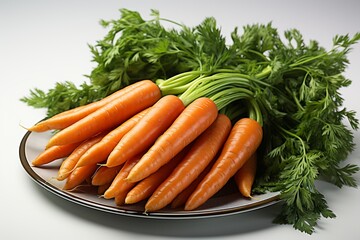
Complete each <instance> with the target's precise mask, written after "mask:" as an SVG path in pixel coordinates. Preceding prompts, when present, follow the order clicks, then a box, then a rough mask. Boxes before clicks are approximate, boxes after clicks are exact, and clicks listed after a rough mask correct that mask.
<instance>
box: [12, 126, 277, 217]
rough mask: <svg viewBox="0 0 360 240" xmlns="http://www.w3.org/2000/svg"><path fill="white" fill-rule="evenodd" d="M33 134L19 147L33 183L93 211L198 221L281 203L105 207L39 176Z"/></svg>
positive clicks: (21, 160)
mask: <svg viewBox="0 0 360 240" xmlns="http://www.w3.org/2000/svg"><path fill="white" fill-rule="evenodd" d="M32 133H33V132H31V131H27V132H26V133H25V134H24V136H23V137H22V139H21V142H20V145H19V158H20V162H21V165H22V167H23V168H24V170H25V171H26V172H27V174H28V175H29V176H30V177H31V179H32V180H33V181H35V182H36V183H37V184H38V185H40V186H41V187H43V188H44V189H45V190H47V191H49V192H51V193H53V194H55V195H56V196H58V197H60V198H63V199H65V200H67V201H69V202H72V203H75V204H78V205H81V206H84V207H88V208H91V209H95V210H99V211H103V212H108V213H113V214H118V215H124V216H132V217H140V218H156V219H196V218H209V217H219V216H226V215H232V214H239V213H244V212H249V211H254V210H257V209H261V208H265V207H267V206H271V205H274V204H276V203H278V202H279V201H280V193H277V194H274V195H273V196H271V197H269V198H266V199H263V200H261V201H257V202H254V203H250V204H248V205H246V206H235V207H230V208H227V209H222V210H208V211H206V210H198V211H197V210H195V211H182V212H184V214H179V213H177V214H176V211H174V213H171V212H161V211H158V212H151V213H145V212H140V211H135V210H129V209H124V208H121V206H116V207H115V206H110V205H105V204H102V203H98V202H94V201H91V200H89V199H85V198H81V197H79V196H76V195H72V194H70V192H68V191H65V190H61V189H59V188H57V187H56V186H54V185H52V184H51V183H50V182H48V181H46V180H45V179H44V178H42V177H41V176H39V175H38V174H37V173H36V172H35V171H34V170H33V168H32V166H31V165H30V163H29V161H28V159H27V157H26V144H27V140H28V138H29V136H30V135H31V134H32Z"/></svg>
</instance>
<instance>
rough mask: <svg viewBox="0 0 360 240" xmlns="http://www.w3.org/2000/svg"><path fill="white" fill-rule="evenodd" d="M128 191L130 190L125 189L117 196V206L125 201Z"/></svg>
mask: <svg viewBox="0 0 360 240" xmlns="http://www.w3.org/2000/svg"><path fill="white" fill-rule="evenodd" d="M127 193H128V190H126V189H124V190H122V191H121V192H119V193H118V194H117V195H116V196H115V204H116V205H117V206H121V205H123V204H124V203H125V198H126V195H127Z"/></svg>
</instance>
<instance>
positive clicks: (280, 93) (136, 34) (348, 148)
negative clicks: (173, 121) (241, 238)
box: [21, 9, 360, 234]
mask: <svg viewBox="0 0 360 240" xmlns="http://www.w3.org/2000/svg"><path fill="white" fill-rule="evenodd" d="M120 12H121V16H120V18H119V19H117V20H110V21H104V20H102V21H101V24H102V26H104V27H106V28H110V29H109V32H108V34H107V35H106V36H105V37H104V38H103V39H102V40H100V41H98V42H97V43H96V44H95V45H94V46H90V50H91V53H92V54H93V61H94V62H95V63H97V66H96V67H95V68H94V69H93V70H92V71H91V73H90V74H89V75H88V76H87V77H88V78H89V80H90V81H89V83H83V84H82V85H80V86H75V85H74V84H73V83H71V82H64V83H56V85H55V87H54V88H53V89H50V90H48V92H45V91H43V90H40V89H34V90H31V91H30V95H29V96H28V97H24V98H22V99H21V100H22V101H24V102H25V103H27V104H28V105H30V106H33V107H42V108H47V110H48V117H50V116H53V115H55V114H57V113H61V112H64V111H65V110H68V109H72V108H75V107H77V106H80V105H85V104H87V103H91V102H94V101H97V100H100V99H103V98H104V97H106V96H109V95H110V94H111V93H114V92H116V91H117V90H119V89H122V88H124V87H125V86H127V85H131V84H133V83H135V82H139V81H141V80H144V79H149V80H151V81H152V82H153V83H154V84H155V85H156V88H158V89H159V90H160V92H161V94H160V95H161V97H163V96H166V95H176V96H177V97H179V98H180V99H181V100H182V102H183V103H184V106H190V105H191V103H194V102H195V103H196V102H197V101H199V99H200V100H204V99H206V100H210V101H211V102H212V103H211V104H212V105H211V106H212V108H211V109H212V110H211V111H212V112H213V114H212V115H211V116H210V117H209V119H211V121H210V120H209V121H208V125H210V124H211V123H212V122H213V121H214V119H215V118H216V116H217V115H216V114H217V111H218V113H221V114H226V115H227V117H229V118H230V119H231V120H232V122H237V121H238V120H239V119H243V118H248V119H254V120H256V121H253V122H257V123H259V126H261V127H262V131H263V136H262V142H261V145H260V147H259V148H258V149H254V152H255V150H256V154H257V175H256V178H255V182H254V184H253V188H254V189H253V192H254V193H264V192H267V191H279V192H280V197H281V199H283V208H282V211H281V212H280V214H279V216H278V217H277V218H276V219H275V221H276V222H278V223H286V224H292V225H293V226H294V227H295V228H296V229H299V230H301V231H304V232H306V233H309V234H310V233H312V232H313V231H314V230H315V226H316V224H317V221H318V220H319V219H320V218H321V217H326V218H327V217H329V218H333V217H335V214H334V213H333V212H332V211H331V210H330V209H329V207H328V205H327V202H326V200H325V197H324V195H323V194H322V193H321V192H320V190H319V189H318V188H317V186H316V181H318V180H320V179H321V180H325V181H328V182H330V183H333V184H335V185H336V186H338V187H342V186H351V187H356V186H357V183H356V181H355V179H354V174H356V173H357V172H358V171H359V170H360V168H359V166H358V165H355V164H344V162H345V161H346V159H347V157H348V155H349V154H350V153H351V152H352V151H353V150H354V147H355V145H354V141H353V130H357V129H358V127H359V120H358V119H357V118H356V113H355V112H354V111H352V110H349V109H347V108H346V107H344V106H343V104H344V99H343V98H342V96H341V92H340V91H341V89H342V88H345V87H349V86H350V84H351V80H350V79H347V78H346V77H345V76H344V72H345V70H346V67H347V65H348V64H349V60H348V58H347V55H348V54H349V52H350V51H351V48H352V46H353V45H354V44H356V43H357V42H358V41H359V40H360V33H357V34H355V35H354V36H349V35H338V36H335V37H334V38H333V46H332V47H331V49H330V50H326V49H325V48H323V47H321V46H320V44H319V43H318V42H317V41H315V40H310V41H309V42H308V43H306V42H305V40H304V38H303V36H302V34H301V33H300V32H299V31H298V30H296V29H290V30H288V31H285V32H284V34H283V35H280V34H279V33H278V31H277V29H276V28H274V27H273V26H272V24H271V23H269V24H266V25H264V24H253V25H245V26H244V27H243V28H242V31H240V30H239V29H238V28H237V27H236V28H235V29H234V31H233V32H232V33H231V35H230V39H229V40H230V43H227V42H226V38H225V37H224V36H223V35H222V34H221V31H220V28H219V27H218V26H217V23H216V21H215V19H214V18H206V19H205V20H204V21H203V22H202V23H200V24H199V25H197V26H195V27H188V26H185V25H183V24H179V23H176V22H174V21H172V20H169V19H162V18H161V17H160V15H159V13H158V12H157V11H155V10H153V11H152V17H153V18H152V19H150V20H144V19H143V18H142V17H141V16H140V14H139V13H138V12H135V11H130V10H127V9H121V10H120ZM163 23H166V24H168V25H171V26H173V28H166V27H165V26H164V25H163ZM133 97H134V101H135V99H137V98H138V96H135V94H134V96H133ZM156 100H157V98H156ZM129 104H130V103H129ZM209 104H210V103H209ZM213 105H214V106H216V107H214V106H213ZM146 107H148V106H146ZM144 108H145V106H144ZM125 110H126V109H124V111H125ZM216 110H217V111H216ZM130 115H131V114H130ZM204 115H205V110H204V112H202V113H201V114H200V115H199V116H196V117H194V123H193V122H191V123H188V125H189V126H193V125H194V124H195V120H198V119H201V118H203V117H204ZM186 120H189V118H186ZM204 121H205V120H204ZM249 121H250V120H249ZM184 122H185V121H184ZM196 124H198V123H196ZM254 124H255V123H254ZM201 125H203V124H199V128H200V127H203V128H204V129H202V131H205V130H206V127H204V126H201ZM185 133H186V134H189V132H186V131H184V132H183V133H177V134H178V135H179V138H180V136H182V135H185ZM169 135H170V134H169ZM191 137H192V138H194V139H195V138H196V137H197V136H191ZM160 140H161V139H160ZM163 142H166V141H165V140H164V141H163ZM189 142H190V141H189ZM175 147H176V146H175ZM164 149H166V148H164ZM176 151H177V152H179V151H181V147H178V149H176ZM155 154H158V153H157V152H156V151H153V155H155ZM171 154H173V153H169V154H168V155H169V156H168V159H171V158H172V157H173V156H172V155H171ZM145 156H146V157H147V156H148V155H147V154H145ZM246 157H248V156H246ZM149 158H150V159H148V160H149V161H152V158H153V156H151V157H149ZM166 161H167V160H166ZM166 161H164V162H163V163H161V164H163V165H164V164H165V163H166ZM161 164H160V163H159V164H158V165H159V166H157V167H161V166H162V165H161ZM241 164H243V163H241ZM241 164H239V166H240V165H241ZM137 166H140V165H137ZM144 166H145V165H144ZM143 168H146V167H143ZM134 169H135V170H136V168H133V169H132V171H130V173H135V170H134ZM90 170H92V169H90ZM90 170H89V171H88V172H91V171H90ZM137 170H139V169H137ZM139 172H140V173H143V172H144V171H143V169H142V168H141V171H139ZM151 173H152V172H149V173H148V174H149V175H150V174H151ZM130 176H133V177H134V179H140V177H138V176H136V175H134V174H133V175H130ZM141 177H146V176H141ZM129 179H130V178H129ZM123 198H124V196H123ZM119 199H120V197H119ZM123 200H124V199H123ZM124 201H125V200H124Z"/></svg>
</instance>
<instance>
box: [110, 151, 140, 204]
mask: <svg viewBox="0 0 360 240" xmlns="http://www.w3.org/2000/svg"><path fill="white" fill-rule="evenodd" d="M141 156H142V154H139V155H136V156H135V157H133V158H131V159H129V160H127V161H126V162H125V163H124V165H123V166H122V168H121V169H120V171H119V173H118V174H117V175H116V176H115V178H114V180H113V181H112V182H111V185H110V187H109V188H108V189H107V190H106V191H105V193H104V198H106V199H110V198H114V197H115V196H116V195H118V194H119V193H120V192H121V191H123V190H124V189H125V188H128V187H129V186H131V187H132V186H134V185H135V183H132V182H128V181H126V180H125V179H126V177H127V175H128V173H129V171H130V170H131V169H132V168H133V167H134V165H135V164H136V163H137V162H138V161H139V160H140V158H141Z"/></svg>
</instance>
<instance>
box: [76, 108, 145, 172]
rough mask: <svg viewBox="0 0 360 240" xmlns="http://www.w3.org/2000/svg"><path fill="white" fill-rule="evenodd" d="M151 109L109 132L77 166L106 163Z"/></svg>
mask: <svg viewBox="0 0 360 240" xmlns="http://www.w3.org/2000/svg"><path fill="white" fill-rule="evenodd" d="M149 109H150V108H147V109H145V110H143V111H141V112H140V113H137V114H136V115H134V116H133V117H131V118H130V119H128V120H126V121H125V122H124V123H122V124H121V125H120V126H118V127H117V128H115V129H114V130H112V131H111V132H109V133H108V134H107V135H106V136H104V137H103V138H102V139H101V141H100V142H98V143H96V144H95V145H94V146H92V147H91V148H90V149H89V150H88V151H86V152H85V153H84V155H82V156H81V158H80V159H79V161H78V163H77V166H78V167H81V166H85V165H87V164H95V163H100V162H104V161H106V159H107V158H108V156H109V154H110V153H111V151H113V149H114V148H115V146H116V145H117V144H118V142H119V141H120V139H121V138H122V137H123V136H124V135H125V134H126V133H127V132H128V131H130V129H132V128H133V127H134V126H135V125H136V124H137V123H138V122H139V120H140V119H141V118H142V117H143V116H144V115H145V114H146V113H147V112H148V111H149Z"/></svg>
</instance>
